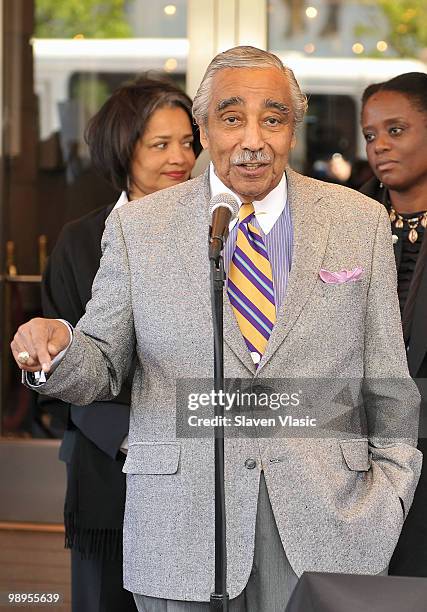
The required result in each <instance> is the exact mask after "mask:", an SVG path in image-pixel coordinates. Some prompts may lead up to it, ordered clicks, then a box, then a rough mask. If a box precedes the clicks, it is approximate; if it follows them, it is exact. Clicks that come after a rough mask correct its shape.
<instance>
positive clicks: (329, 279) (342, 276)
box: [319, 268, 364, 285]
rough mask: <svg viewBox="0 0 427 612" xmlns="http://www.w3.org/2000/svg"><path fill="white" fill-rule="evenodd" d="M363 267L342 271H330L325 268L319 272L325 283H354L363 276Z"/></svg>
mask: <svg viewBox="0 0 427 612" xmlns="http://www.w3.org/2000/svg"><path fill="white" fill-rule="evenodd" d="M363 272H364V270H363V268H354V270H341V272H329V270H324V269H323V268H322V269H321V270H320V272H319V276H320V278H321V279H322V281H323V282H324V283H327V284H328V285H339V284H341V283H354V282H355V281H358V280H359V278H361V277H362V276H363Z"/></svg>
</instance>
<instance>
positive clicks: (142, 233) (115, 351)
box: [11, 47, 421, 612]
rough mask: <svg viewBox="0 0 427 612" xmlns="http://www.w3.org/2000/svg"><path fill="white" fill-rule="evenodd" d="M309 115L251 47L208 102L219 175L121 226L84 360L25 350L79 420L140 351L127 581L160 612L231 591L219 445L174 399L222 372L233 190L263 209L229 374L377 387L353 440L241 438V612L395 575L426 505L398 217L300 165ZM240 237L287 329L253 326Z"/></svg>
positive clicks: (40, 345) (208, 90)
mask: <svg viewBox="0 0 427 612" xmlns="http://www.w3.org/2000/svg"><path fill="white" fill-rule="evenodd" d="M305 107H306V100H305V97H304V96H303V95H302V94H301V91H300V89H299V86H298V84H297V82H296V80H295V78H294V75H293V73H292V72H291V70H289V69H288V68H287V67H284V66H283V65H282V63H281V62H280V60H279V59H278V58H277V57H276V56H274V55H272V54H270V53H267V52H264V51H261V50H259V49H254V48H252V47H237V48H234V49H230V50H228V51H225V52H224V53H221V54H219V55H218V56H217V57H215V58H214V60H213V61H212V62H211V64H210V66H209V67H208V69H207V72H206V74H205V77H204V79H203V82H202V84H201V85H200V88H199V91H198V93H197V95H196V98H195V102H194V116H195V119H196V121H197V123H198V125H199V126H200V132H201V137H202V142H203V145H204V147H205V148H208V149H209V151H210V154H211V158H212V165H211V166H210V168H209V169H208V170H207V172H206V173H205V174H204V175H203V176H200V177H198V178H196V179H193V180H191V181H188V182H187V183H185V184H181V185H178V186H176V187H173V188H170V189H166V190H164V191H161V192H157V193H154V194H151V195H147V197H144V198H143V199H141V200H139V201H135V202H132V203H130V204H128V205H126V206H124V207H122V208H121V209H119V210H117V211H116V212H113V213H112V214H111V215H110V217H109V219H108V222H107V227H106V230H105V234H104V237H103V257H102V261H101V266H100V269H99V272H98V274H97V276H96V279H95V282H94V285H93V296H92V300H91V301H90V302H89V304H88V306H87V310H86V314H85V315H84V317H83V318H82V319H81V320H80V322H79V323H78V325H77V327H76V329H75V330H73V331H72V341H71V344H70V340H69V333H70V332H69V329H67V326H66V325H64V323H63V322H60V321H54V320H47V319H34V320H32V321H30V322H29V323H27V324H25V325H23V326H21V327H20V328H19V330H18V331H17V333H16V335H15V338H14V340H13V342H12V345H11V346H12V351H13V354H14V356H15V359H16V360H17V362H18V364H19V366H20V367H21V368H22V369H23V370H26V372H27V374H26V376H27V377H28V379H29V382H30V383H31V384H33V385H34V386H37V387H38V390H39V391H40V393H46V394H49V395H54V396H56V397H58V398H60V399H62V400H64V401H72V402H73V403H74V404H89V403H91V402H94V401H98V400H103V399H109V398H111V397H114V396H115V394H116V393H118V391H119V390H120V388H121V385H122V382H123V380H124V379H125V378H126V376H127V373H128V370H129V367H130V364H131V363H132V357H133V355H134V354H135V353H136V355H137V367H136V372H135V376H134V383H133V390H132V407H131V422H130V432H129V452H128V456H127V460H126V463H125V467H124V471H125V472H126V473H127V501H126V515H125V535H124V564H125V566H124V585H125V587H126V588H127V589H129V590H130V591H132V592H133V593H134V594H135V599H136V602H137V605H138V607H139V609H140V610H143V611H149V612H154V611H156V612H160V611H163V612H166V611H169V612H171V611H173V612H175V611H182V610H189V611H197V610H207V609H208V608H209V604H208V603H207V602H208V601H209V596H210V593H211V592H212V591H213V582H214V501H213V498H214V484H213V474H214V470H213V462H214V447H213V440H212V437H193V438H191V437H181V438H180V437H178V436H177V430H176V393H177V391H176V390H177V381H178V380H179V379H180V378H194V379H196V378H197V379H203V378H206V379H211V378H212V376H213V363H212V322H211V313H210V305H209V266H208V261H207V235H208V226H209V221H210V219H209V214H208V204H209V201H210V200H211V198H212V197H213V196H215V195H216V194H218V193H224V192H226V193H230V194H232V195H233V197H235V198H236V199H237V200H238V202H239V203H244V204H245V206H249V207H251V206H252V208H250V210H251V212H250V223H249V221H248V219H249V216H247V213H245V214H243V215H241V216H240V219H239V222H238V223H237V224H236V225H234V227H231V229H230V235H229V238H228V240H227V243H226V245H225V250H224V258H225V264H226V270H227V271H229V278H228V279H227V280H228V283H227V293H225V295H224V307H225V313H224V336H225V338H224V340H225V349H224V352H225V372H226V376H227V377H230V378H234V379H249V380H250V381H251V382H252V383H254V382H259V383H260V384H261V385H262V384H263V381H264V379H270V380H271V379H276V380H279V379H283V378H284V377H286V378H287V379H295V378H297V379H310V380H314V379H319V380H324V381H334V380H336V379H360V380H361V381H362V384H361V385H360V390H361V397H362V404H361V408H360V406H359V412H358V414H359V415H361V416H360V423H358V424H356V428H354V427H353V426H352V427H350V425H349V426H348V429H346V428H345V427H344V428H342V432H341V434H340V435H335V436H334V435H331V436H329V437H326V436H317V437H314V436H312V437H310V436H306V437H287V438H285V437H279V436H274V437H271V438H267V437H256V436H239V437H230V436H229V437H227V438H226V439H225V478H226V485H225V486H226V518H227V550H228V588H229V594H230V598H231V602H230V609H231V610H232V611H233V612H235V611H240V610H245V611H250V612H255V611H256V612H261V611H262V612H270V611H271V612H276V611H279V610H283V609H284V608H285V605H286V602H287V600H288V598H289V596H290V593H291V592H292V589H293V587H294V586H295V583H296V581H297V578H298V576H299V575H300V574H301V573H302V572H303V571H305V570H311V571H326V572H347V573H367V574H376V573H380V572H385V571H386V568H387V566H388V563H389V560H390V557H391V555H392V552H393V549H394V547H395V544H396V542H397V539H398V537H399V533H400V530H401V527H402V523H403V521H404V515H405V513H406V512H407V511H408V509H409V507H410V505H411V502H412V498H413V494H414V490H415V487H416V484H417V480H418V476H419V472H420V466H421V454H420V453H419V451H418V450H417V449H416V439H417V417H418V401H419V397H418V394H417V391H416V388H415V386H414V384H413V383H412V381H411V379H410V377H409V374H408V371H407V366H406V355H405V347H404V344H403V341H402V333H401V325H400V316H399V306H398V301H397V294H396V272H395V266H394V261H393V250H392V243H391V235H390V227H389V225H390V224H389V221H388V217H387V214H386V212H385V210H384V208H383V207H382V206H381V205H380V204H378V203H376V202H374V201H372V200H371V199H369V198H367V197H365V196H363V195H361V194H359V193H356V192H355V191H350V190H348V189H346V188H344V187H341V186H337V185H331V184H326V183H322V182H319V181H316V180H313V179H310V178H306V177H303V176H300V175H299V174H297V173H295V172H293V171H292V170H291V169H290V168H289V167H288V155H289V151H290V150H291V148H292V147H293V144H294V141H295V128H296V126H297V124H298V123H299V122H300V121H301V120H302V118H303V115H304V112H305ZM248 203H252V204H248ZM241 210H243V206H242V207H241ZM245 210H249V209H245ZM243 217H246V220H245V219H243ZM245 223H246V225H245ZM239 232H241V233H242V235H244V236H246V238H247V237H248V236H249V234H251V236H249V238H250V240H251V241H252V244H254V243H255V246H254V247H253V248H254V249H255V250H257V252H258V255H259V254H261V255H262V256H263V257H264V260H263V263H261V265H262V266H264V268H263V269H264V272H263V274H264V276H263V275H262V274H261V275H259V274H258V273H255V276H256V278H257V280H258V281H259V279H260V278H261V281H262V282H261V281H260V282H261V285H262V287H261V288H260V286H259V283H258V294H262V295H258V297H260V298H262V297H264V302H265V305H266V306H267V307H268V308H270V311H269V312H270V315H269V316H270V319H271V321H267V322H266V318H265V317H264V312H261V310H259V309H261V308H262V307H261V306H259V307H258V306H256V305H254V307H253V311H251V312H253V313H255V314H254V319H253V320H252V319H251V316H250V314H248V308H249V309H250V307H248V308H246V306H247V304H248V302H247V300H246V296H245V295H243V293H241V289H240V287H238V286H237V285H238V284H239V282H238V278H237V277H238V276H239V274H240V273H241V274H240V276H241V275H242V274H243V276H245V274H246V272H248V271H249V272H248V273H249V276H250V275H251V274H252V272H253V270H252V272H251V271H250V268H251V265H252V264H251V262H248V261H246V259H245V258H246V257H247V251H246V252H245V253H243V255H242V253H241V252H238V251H239V246H238V245H239V240H240V239H241V237H240V238H239ZM247 244H249V242H248V243H247ZM246 248H247V246H246V247H243V250H245V249H246ZM239 255H240V260H239V259H238V258H239ZM239 261H240V262H241V261H243V264H242V265H243V267H242V268H239V266H240V263H239ZM245 261H246V264H247V265H246V267H245V266H244V262H245ZM233 266H234V267H233ZM232 269H233V273H232ZM270 271H271V278H270V277H269V272H270ZM236 274H237V276H236ZM249 276H248V275H246V276H245V278H246V280H245V279H243V281H244V283H245V282H246V281H247V280H248V278H249ZM267 277H268V278H267ZM236 279H237V280H236ZM262 279H264V280H262ZM242 291H244V290H243V289H242ZM267 293H268V295H267ZM266 300H267V302H269V303H268V304H267V302H266ZM245 305H246V306H245ZM271 305H273V306H271ZM256 313H258V314H256ZM266 326H267V327H268V332H266V331H265V330H266V329H267V327H266ZM249 328H250V329H249ZM261 328H262V329H261ZM258 341H259V342H260V344H259V345H258V344H257V343H258ZM68 345H69V346H68ZM67 347H68V349H67V350H66V353H65V356H64V355H62V354H61V355H59V357H60V359H59V365H58V354H59V353H60V352H61V351H62V350H63V349H66V348H67ZM54 358H55V359H54ZM52 360H53V364H52ZM40 370H42V372H41V373H40V372H39V371H40ZM35 372H39V374H34V373H35ZM46 374H47V382H44V377H45V375H46ZM363 421H365V422H366V423H367V426H366V427H365V428H364V427H363V426H362V422H363ZM378 423H383V425H384V424H387V423H390V424H392V426H393V427H392V428H393V431H394V432H398V434H397V433H396V435H394V434H388V435H387V436H386V435H385V434H381V431H382V430H381V431H380V429H381V428H379V427H378Z"/></svg>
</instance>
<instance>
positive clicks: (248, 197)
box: [231, 179, 276, 202]
mask: <svg viewBox="0 0 427 612" xmlns="http://www.w3.org/2000/svg"><path fill="white" fill-rule="evenodd" d="M274 187H276V185H275V184H274V182H273V180H269V181H264V180H263V181H260V180H256V179H249V180H248V179H246V180H238V181H232V186H231V189H232V190H233V191H234V192H235V193H237V195H238V196H239V198H240V199H241V200H242V201H243V202H253V200H262V199H263V198H265V196H266V195H267V194H268V193H270V191H272V189H274Z"/></svg>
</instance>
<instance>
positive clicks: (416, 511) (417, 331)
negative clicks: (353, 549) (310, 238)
mask: <svg viewBox="0 0 427 612" xmlns="http://www.w3.org/2000/svg"><path fill="white" fill-rule="evenodd" d="M361 191H362V193H365V194H366V195H368V196H370V197H371V198H374V199H375V200H378V201H379V202H381V203H382V204H384V206H385V205H386V198H387V191H386V188H385V187H383V186H382V185H381V184H380V182H379V181H378V179H376V178H373V179H371V180H370V181H368V182H367V183H366V184H365V185H363V186H362V188H361ZM395 231H396V232H397V230H394V232H395ZM394 232H393V233H394ZM394 253H395V256H396V262H397V264H398V265H399V262H400V256H401V241H400V240H398V241H397V242H396V243H395V244H394ZM416 276H417V278H416ZM410 300H411V302H412V306H410V308H409V309H408V311H407V308H406V305H405V309H404V312H403V335H404V337H405V343H406V346H407V357H408V367H409V372H410V374H411V376H412V377H413V378H414V379H415V380H416V383H417V385H418V389H419V391H420V393H421V398H422V402H421V410H420V434H419V435H420V438H419V440H418V448H419V449H420V450H421V452H422V453H423V454H424V463H423V468H422V471H421V477H420V480H419V483H418V487H417V490H416V491H415V497H414V501H413V504H412V507H411V509H410V511H409V513H408V516H407V518H406V521H405V523H404V525H403V529H402V533H401V535H400V539H399V542H398V544H397V546H396V550H395V551H394V555H393V557H392V559H391V562H390V567H389V573H390V574H391V575H398V576H423V577H427V436H426V432H427V384H426V382H427V234H425V236H424V238H423V242H422V245H421V249H420V252H419V254H418V260H417V264H416V267H415V270H414V273H413V278H412V281H411V285H410V288H409V294H408V296H407V299H406V302H407V303H410Z"/></svg>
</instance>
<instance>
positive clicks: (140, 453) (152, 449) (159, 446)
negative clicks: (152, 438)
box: [123, 442, 181, 474]
mask: <svg viewBox="0 0 427 612" xmlns="http://www.w3.org/2000/svg"><path fill="white" fill-rule="evenodd" d="M180 454H181V445H180V444H179V443H178V442H137V443H136V444H130V445H129V450H128V454H127V456H126V461H125V464H124V466H123V472H125V474H176V472H177V471H178V465H179V457H180Z"/></svg>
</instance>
